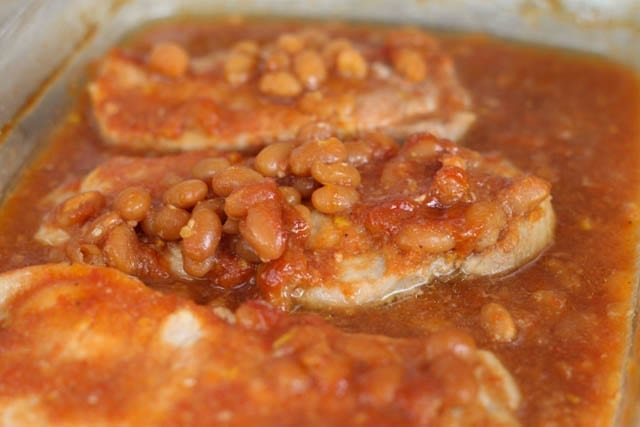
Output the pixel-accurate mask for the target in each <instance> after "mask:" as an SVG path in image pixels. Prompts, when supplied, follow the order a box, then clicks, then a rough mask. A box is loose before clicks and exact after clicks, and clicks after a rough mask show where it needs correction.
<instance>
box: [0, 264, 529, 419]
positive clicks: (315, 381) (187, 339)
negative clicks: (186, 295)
mask: <svg viewBox="0 0 640 427" xmlns="http://www.w3.org/2000/svg"><path fill="white" fill-rule="evenodd" d="M0 378H1V379H2V380H1V382H0V424H1V425H3V426H6V427H31V426H35V425H38V426H53V425H57V426H59V425H65V426H87V425H92V426H114V425H117V426H142V425H144V426H147V425H148V426H151V425H153V426H170V425H173V426H175V425H190V426H205V425H206V426H210V425H219V426H246V425H252V426H273V425H286V426H289V425H291V426H293V425H308V426H325V425H336V424H349V425H356V424H358V425H377V426H387V425H388V426H392V425H406V426H414V425H415V426H425V425H433V426H466V425H492V426H515V425H518V422H517V420H516V419H515V410H516V409H517V408H518V405H519V401H520V394H519V391H518V388H517V386H516V384H515V382H514V380H513V378H512V377H511V375H510V374H509V373H508V371H507V370H506V369H505V368H504V367H503V366H502V364H501V363H500V362H499V361H498V359H497V358H496V357H495V356H494V355H493V354H492V353H490V352H488V351H483V350H479V349H476V347H475V345H474V342H473V340H472V339H471V338H470V337H469V336H467V335H466V334H464V333H463V332H460V331H457V330H452V329H448V330H441V331H439V332H436V333H434V334H432V335H431V336H428V337H425V338H415V339H395V338H387V337H383V336H375V335H365V334H351V333H344V332H341V331H340V330H338V329H336V328H335V327H332V326H330V325H328V324H327V323H325V322H324V321H322V320H321V319H320V318H318V317H315V316H311V315H291V314H286V313H284V312H282V311H278V310H275V309H274V308H272V307H270V306H268V305H266V304H264V303H259V302H249V303H246V304H244V305H242V306H241V307H240V308H238V309H237V311H236V312H235V313H233V312H231V311H229V310H227V309H225V308H222V307H217V308H213V307H202V306H197V305H195V304H193V303H191V302H188V301H186V300H184V299H181V298H178V297H176V296H172V295H166V294H161V293H157V292H154V291H152V290H150V289H149V288H147V287H145V286H144V285H143V284H142V283H141V282H139V281H138V280H136V279H133V278H131V277H129V276H127V275H125V274H122V273H121V272H118V271H116V270H113V269H107V268H97V267H89V266H82V265H73V266H68V265H63V264H49V265H43V266H35V267H28V268H25V269H22V270H16V271H12V272H8V273H4V274H2V275H0Z"/></svg>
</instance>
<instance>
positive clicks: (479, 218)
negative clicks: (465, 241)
mask: <svg viewBox="0 0 640 427" xmlns="http://www.w3.org/2000/svg"><path fill="white" fill-rule="evenodd" d="M465 220H466V222H467V226H468V227H469V228H470V229H471V230H473V232H475V233H476V236H477V237H476V244H475V249H476V250H477V251H482V250H484V249H486V248H488V247H489V246H492V245H494V244H495V243H496V242H497V241H498V239H499V238H500V233H501V232H502V230H503V229H504V228H505V227H506V226H507V215H506V213H505V212H504V210H503V209H502V206H500V205H499V204H498V203H496V202H492V201H488V200H486V201H485V200H482V201H479V202H476V203H473V204H472V205H471V206H469V208H468V209H467V212H465Z"/></svg>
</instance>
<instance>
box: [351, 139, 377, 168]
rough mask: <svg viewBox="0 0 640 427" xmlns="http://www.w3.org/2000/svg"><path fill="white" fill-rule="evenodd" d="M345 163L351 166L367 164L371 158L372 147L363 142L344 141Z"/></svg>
mask: <svg viewBox="0 0 640 427" xmlns="http://www.w3.org/2000/svg"><path fill="white" fill-rule="evenodd" d="M344 146H345V148H346V149H347V162H349V164H350V165H353V166H361V165H364V164H366V163H369V162H370V161H371V159H372V158H373V147H372V146H371V144H368V143H366V142H364V141H346V142H345V143H344Z"/></svg>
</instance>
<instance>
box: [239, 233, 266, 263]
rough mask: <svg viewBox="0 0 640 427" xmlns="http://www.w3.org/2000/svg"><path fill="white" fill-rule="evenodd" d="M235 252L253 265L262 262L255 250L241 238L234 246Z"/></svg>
mask: <svg viewBox="0 0 640 427" xmlns="http://www.w3.org/2000/svg"><path fill="white" fill-rule="evenodd" d="M233 250H234V251H235V253H236V255H238V256H239V257H240V258H242V259H244V260H245V261H249V262H252V263H259V262H260V257H259V256H258V254H257V253H256V251H255V249H253V247H252V246H251V245H250V244H249V243H247V241H246V240H244V239H243V238H239V239H237V240H236V242H235V244H234V245H233Z"/></svg>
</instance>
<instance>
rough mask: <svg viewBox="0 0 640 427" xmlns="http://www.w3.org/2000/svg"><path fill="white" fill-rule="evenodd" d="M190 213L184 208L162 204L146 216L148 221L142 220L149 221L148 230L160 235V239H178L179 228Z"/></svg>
mask: <svg viewBox="0 0 640 427" xmlns="http://www.w3.org/2000/svg"><path fill="white" fill-rule="evenodd" d="M190 217H191V215H190V214H189V212H187V211H185V210H184V209H180V208H176V207H175V206H172V205H162V206H161V207H160V208H158V209H157V210H154V211H153V213H152V214H151V215H149V216H147V218H149V219H150V221H147V218H145V221H143V226H144V225H145V223H148V222H150V223H151V224H150V231H152V234H153V235H156V236H158V237H160V238H161V239H162V240H167V241H169V240H178V239H180V230H181V229H182V227H184V226H185V225H186V224H187V222H189V218H190Z"/></svg>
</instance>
